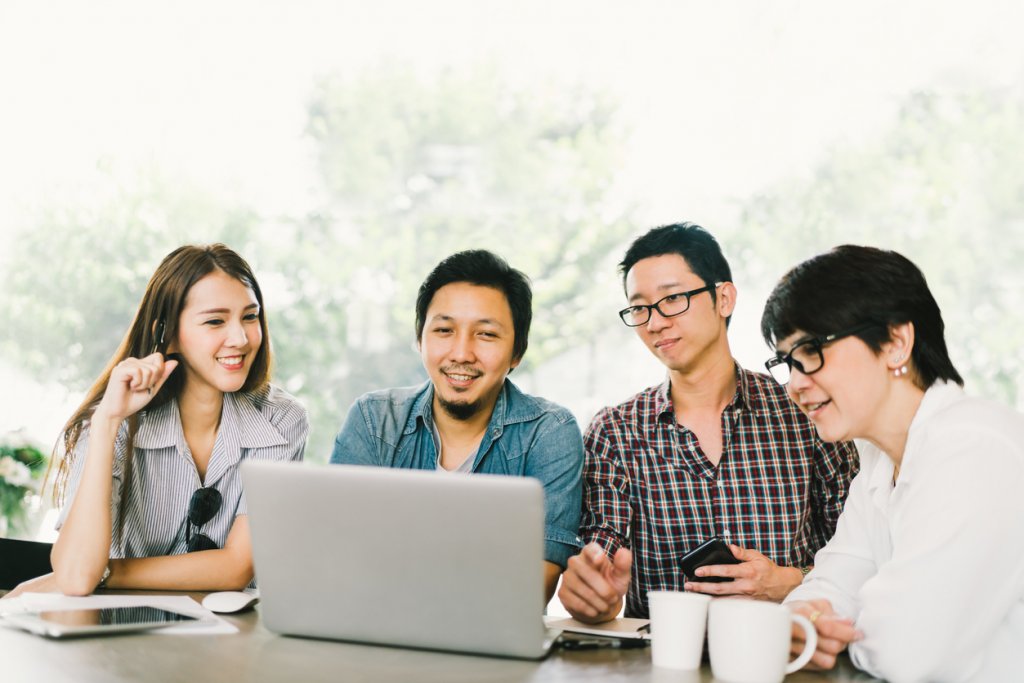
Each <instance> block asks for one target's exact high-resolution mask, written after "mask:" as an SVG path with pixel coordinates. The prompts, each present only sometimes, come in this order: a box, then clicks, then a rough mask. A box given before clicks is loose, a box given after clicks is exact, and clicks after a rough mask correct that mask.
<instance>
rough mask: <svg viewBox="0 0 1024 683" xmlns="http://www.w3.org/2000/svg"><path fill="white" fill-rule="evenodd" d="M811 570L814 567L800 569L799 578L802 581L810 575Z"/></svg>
mask: <svg viewBox="0 0 1024 683" xmlns="http://www.w3.org/2000/svg"><path fill="white" fill-rule="evenodd" d="M812 569H814V567H800V578H801V579H802V578H803V577H805V576H807V575H808V574H810V573H811V570H812Z"/></svg>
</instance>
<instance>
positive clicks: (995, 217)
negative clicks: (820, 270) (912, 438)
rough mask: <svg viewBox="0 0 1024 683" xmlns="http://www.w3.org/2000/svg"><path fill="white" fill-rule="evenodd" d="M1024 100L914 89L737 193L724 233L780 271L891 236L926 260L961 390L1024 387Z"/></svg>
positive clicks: (1000, 393) (1014, 393)
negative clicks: (809, 166)
mask: <svg viewBox="0 0 1024 683" xmlns="http://www.w3.org/2000/svg"><path fill="white" fill-rule="evenodd" d="M1022 158H1024V103H1022V100H1021V98H1020V97H1019V95H1017V94H1014V93H1008V92H1007V91H1005V90H1000V91H986V90H979V91H974V92H967V93H964V92H960V93H942V92H918V93H914V94H912V95H910V96H909V97H908V98H907V99H906V100H905V101H904V102H903V105H902V106H901V108H900V111H899V114H898V116H897V118H896V120H895V122H894V124H893V125H892V126H891V128H890V129H889V130H888V131H886V132H884V133H883V134H882V135H881V136H880V137H879V138H878V139H876V140H869V141H867V142H866V143H864V144H861V145H857V146H855V147H854V146H843V147H839V148H836V149H834V150H832V151H831V152H829V153H828V154H827V155H825V157H824V158H823V159H822V160H821V162H820V164H819V165H818V166H817V168H816V170H815V172H814V173H813V175H812V176H811V177H810V178H796V179H789V180H785V181H782V182H780V183H778V184H777V185H775V186H773V187H770V188H768V189H766V190H765V191H764V192H763V193H760V194H758V195H757V196H755V197H752V198H750V199H749V200H748V201H746V202H744V203H743V206H742V218H741V220H740V221H739V222H738V223H737V225H736V227H735V229H734V230H733V231H731V232H730V233H729V234H728V235H727V236H726V237H725V239H726V240H727V241H728V243H730V244H732V245H733V247H734V250H733V252H734V255H735V256H736V257H738V258H736V259H735V260H736V261H737V264H736V265H735V266H734V268H739V269H742V270H740V271H739V272H743V273H745V275H746V276H747V277H748V278H751V279H753V280H755V281H759V282H765V283H768V286H771V283H772V282H774V281H775V280H776V279H777V278H778V277H780V276H781V275H782V273H783V272H785V270H787V269H788V268H789V267H790V266H792V265H794V264H796V263H797V262H799V261H800V260H802V259H805V258H807V257H809V256H811V255H813V254H816V253H819V252H821V251H825V250H827V249H829V248H831V247H833V246H835V245H837V244H843V243H856V244H870V245H873V246H880V247H885V248H889V249H894V250H896V251H899V252H900V253H902V254H904V255H905V256H907V257H908V258H910V259H911V260H912V261H914V262H915V263H916V264H917V265H918V267H920V268H921V269H922V271H923V272H924V274H925V276H926V277H927V279H928V283H929V287H930V288H931V289H932V291H933V293H934V294H935V297H936V300H937V301H938V302H939V305H940V306H941V307H942V313H943V319H944V321H945V323H946V339H947V343H948V345H949V348H950V353H951V355H952V357H953V361H954V363H955V364H956V366H957V368H958V370H959V371H960V373H961V375H963V377H964V379H965V381H966V387H967V389H968V391H969V392H971V393H973V394H976V395H982V396H989V397H992V398H995V399H998V400H1001V401H1004V402H1006V403H1008V404H1009V405H1011V406H1018V407H1021V406H1022V403H1024V392H1022V387H1021V377H1022V376H1024V346H1022V345H1021V344H1020V340H1021V339H1024V310H1022V308H1021V306H1020V302H1021V301H1022V300H1024V269H1022V268H1021V263H1024V176H1022V175H1021V174H1020V172H1019V165H1020V159H1022Z"/></svg>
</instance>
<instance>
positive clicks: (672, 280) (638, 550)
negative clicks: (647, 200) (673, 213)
mask: <svg viewBox="0 0 1024 683" xmlns="http://www.w3.org/2000/svg"><path fill="white" fill-rule="evenodd" d="M619 268H620V271H621V272H622V276H623V285H624V288H625V293H626V298H627V300H628V304H629V305H628V306H627V307H626V308H624V309H623V310H622V311H620V312H619V316H620V318H621V319H622V322H623V323H625V324H626V325H627V326H629V327H632V328H633V329H634V330H635V331H636V333H637V335H638V336H639V337H640V339H641V341H643V342H644V344H645V345H646V346H647V348H648V349H650V351H651V353H653V354H654V355H655V356H656V357H657V358H658V360H659V361H661V363H662V364H664V365H665V367H666V368H667V369H668V378H667V379H666V381H665V382H663V383H662V384H660V385H657V386H654V387H650V388H648V389H646V390H644V391H642V392H640V393H639V394H637V395H636V396H634V397H633V398H631V399H629V400H628V401H626V402H625V403H622V404H620V405H618V406H615V407H610V408H605V409H604V410H602V411H600V412H599V413H598V414H597V415H596V416H595V417H594V419H593V421H592V422H591V424H590V427H589V428H588V429H587V433H586V435H585V437H584V445H585V449H586V459H585V462H584V487H583V515H582V520H581V525H580V535H581V536H582V538H583V541H584V542H585V543H586V544H587V545H586V546H585V547H584V549H583V550H582V552H580V553H579V554H578V555H576V556H575V557H573V558H571V559H570V560H569V562H568V566H567V569H566V571H565V573H564V574H563V576H562V587H561V589H560V590H559V594H558V595H559V598H560V599H561V601H562V604H563V605H564V606H565V607H566V609H567V610H568V611H569V612H570V614H572V615H573V616H574V617H575V618H577V619H579V620H581V621H585V622H590V623H597V622H601V621H606V620H608V619H612V618H614V617H615V616H616V615H617V614H618V613H619V611H620V609H621V608H622V604H623V599H625V614H626V616H632V617H646V616H648V608H647V593H648V591H651V590H687V591H693V592H699V593H707V594H711V595H745V596H749V597H753V598H758V599H763V600H772V601H776V602H778V601H781V600H782V599H783V598H784V597H785V596H786V595H787V594H788V593H789V591H790V590H792V589H793V588H794V587H795V586H797V585H798V584H799V583H800V582H801V581H802V579H803V577H804V575H805V574H806V573H807V572H808V571H809V569H810V566H811V563H812V562H813V558H814V553H815V552H816V551H817V550H818V549H819V548H821V547H822V546H823V545H824V544H825V542H826V541H828V539H829V538H830V537H831V535H832V533H833V532H834V531H835V525H836V520H837V519H838V517H839V513H840V512H841V511H842V506H843V501H844V499H845V498H846V493H847V489H848V487H849V484H850V480H851V479H852V478H853V476H854V474H856V471H857V466H858V459H857V451H856V449H855V448H854V447H853V445H852V444H849V443H839V444H827V443H824V442H822V441H821V440H820V439H819V438H818V436H817V433H816V432H815V430H814V427H813V426H812V425H811V423H810V422H809V421H808V420H807V418H806V417H804V416H803V415H802V414H801V413H800V412H799V411H798V410H797V409H796V408H795V407H794V406H793V404H792V402H791V401H790V400H789V398H788V397H787V396H786V392H785V390H784V389H783V387H781V386H780V385H779V384H777V383H776V382H774V381H772V380H771V379H770V378H768V377H766V376H764V375H760V374H756V373H753V372H750V371H748V370H745V369H743V368H741V367H740V366H739V365H738V364H737V363H736V362H735V360H733V357H732V353H731V351H730V348H729V340H728V336H727V329H728V326H729V320H730V317H731V315H732V312H733V309H734V307H735V305H736V287H735V286H734V285H733V283H732V273H731V271H730V268H729V264H728V263H727V261H726V260H725V257H724V255H723V254H722V251H721V248H720V247H719V245H718V242H717V241H716V240H715V238H714V237H713V236H712V235H711V234H710V233H708V232H707V231H706V230H704V229H703V228H701V227H700V226H697V225H693V224H690V223H683V224H675V225H667V226H663V227H660V228H655V229H653V230H651V231H649V232H648V233H647V234H645V235H643V236H642V237H640V238H638V239H637V240H636V241H635V242H633V244H632V245H631V246H630V247H629V249H628V251H627V252H626V256H625V258H624V259H623V260H622V263H620V264H619ZM716 537H717V538H721V539H722V540H724V541H725V542H726V543H728V544H729V550H730V551H731V553H732V556H733V559H734V560H735V561H736V563H735V564H723V563H722V562H721V560H718V561H716V562H715V563H713V564H710V565H706V566H703V567H701V568H699V569H697V570H696V571H695V572H694V575H693V576H685V575H684V572H683V569H682V563H681V559H682V557H683V556H684V555H686V554H687V553H688V552H690V551H691V550H694V549H696V548H697V547H698V546H700V545H701V544H702V543H704V542H705V541H709V540H711V539H714V538H716Z"/></svg>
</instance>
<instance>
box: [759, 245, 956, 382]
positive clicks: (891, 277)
mask: <svg viewBox="0 0 1024 683" xmlns="http://www.w3.org/2000/svg"><path fill="white" fill-rule="evenodd" d="M907 322H909V323H913V324H914V348H913V350H912V351H911V359H912V361H913V367H912V368H911V370H913V371H914V381H915V382H916V383H917V384H918V386H919V387H921V388H922V389H927V388H928V387H930V386H931V385H932V384H933V383H934V382H935V381H936V380H939V379H943V380H948V381H951V382H956V383H957V384H959V385H961V386H963V383H964V381H963V379H961V377H960V374H959V373H958V372H957V371H956V368H955V367H953V362H952V361H951V360H950V359H949V352H948V351H947V350H946V341H945V338H944V336H943V333H944V329H945V325H944V324H943V322H942V313H941V312H940V311H939V305H938V304H937V303H936V302H935V297H933V296H932V293H931V291H930V290H929V289H928V283H927V282H926V281H925V279H924V273H922V272H921V271H920V269H919V268H918V267H917V266H915V265H914V264H913V263H911V262H910V260H909V259H907V258H906V257H904V256H901V255H900V254H897V253H896V252H895V251H887V250H885V249H876V248H874V247H860V246H855V245H852V244H844V245H843V246H840V247H836V248H835V249H833V250H832V251H829V252H826V253H824V254H819V255H818V256H815V257H814V258H811V259H808V260H806V261H804V262H803V263H801V264H800V265H798V266H797V267H795V268H793V269H792V270H791V271H789V272H788V273H786V274H785V275H784V276H783V277H782V279H781V280H779V283H778V284H777V285H775V289H774V290H773V291H772V293H771V295H770V296H769V297H768V302H767V303H766V304H765V307H764V313H763V314H762V316H761V334H762V335H763V336H764V339H765V341H766V342H767V343H768V345H769V346H772V347H774V346H775V345H776V344H777V343H778V340H780V339H783V338H784V337H788V336H789V335H791V334H793V333H794V332H797V331H800V332H805V333H807V334H810V335H814V336H823V335H828V334H833V333H835V332H840V331H843V330H849V329H851V328H854V327H858V326H860V325H870V324H874V325H875V327H869V328H868V329H867V330H865V331H863V332H859V333H857V334H856V335H855V336H857V337H859V338H860V339H861V340H862V341H863V342H864V343H865V344H867V345H868V346H869V347H870V348H871V349H872V350H873V351H874V352H875V353H878V352H880V351H881V350H882V344H884V343H885V342H887V341H889V339H890V336H889V326H890V325H900V324H902V323H907Z"/></svg>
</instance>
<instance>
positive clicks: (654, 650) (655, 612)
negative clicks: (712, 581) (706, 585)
mask: <svg viewBox="0 0 1024 683" xmlns="http://www.w3.org/2000/svg"><path fill="white" fill-rule="evenodd" d="M709 602H711V596H709V595H703V594H701V593H683V592H681V591H649V592H648V593H647V605H648V608H649V610H650V614H651V663H652V664H654V666H657V667H663V668H667V669H689V670H693V669H699V668H700V656H701V654H702V653H703V651H704V629H705V627H706V626H707V623H708V603H709Z"/></svg>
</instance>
